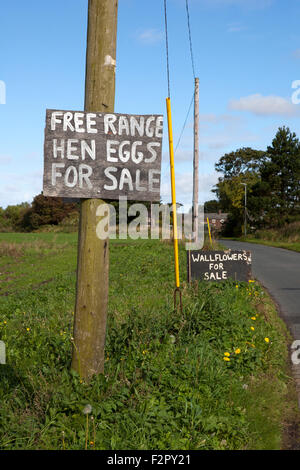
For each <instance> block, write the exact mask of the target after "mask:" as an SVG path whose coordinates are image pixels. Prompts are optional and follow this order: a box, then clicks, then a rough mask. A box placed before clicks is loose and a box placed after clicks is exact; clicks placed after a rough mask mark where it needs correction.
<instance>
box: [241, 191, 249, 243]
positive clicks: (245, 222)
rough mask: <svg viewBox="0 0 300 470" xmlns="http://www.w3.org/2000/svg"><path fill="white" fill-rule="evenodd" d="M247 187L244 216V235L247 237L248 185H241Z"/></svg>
mask: <svg viewBox="0 0 300 470" xmlns="http://www.w3.org/2000/svg"><path fill="white" fill-rule="evenodd" d="M240 184H242V185H243V186H245V214H244V233H245V237H246V236H247V183H240Z"/></svg>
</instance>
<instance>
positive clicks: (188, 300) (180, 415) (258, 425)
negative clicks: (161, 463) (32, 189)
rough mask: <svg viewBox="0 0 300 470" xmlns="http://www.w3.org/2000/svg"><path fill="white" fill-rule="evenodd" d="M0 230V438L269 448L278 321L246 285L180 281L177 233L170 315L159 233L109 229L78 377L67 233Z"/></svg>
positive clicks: (13, 443)
mask: <svg viewBox="0 0 300 470" xmlns="http://www.w3.org/2000/svg"><path fill="white" fill-rule="evenodd" d="M0 241H1V243H0V249H1V255H2V256H1V265H0V266H1V277H0V289H1V290H0V294H1V300H0V338H1V339H2V340H3V341H5V343H6V347H7V365H1V366H0V379H1V381H0V448H1V449H3V450H4V449H14V450H16V449H49V450H53V449H84V448H85V447H87V448H88V449H93V448H96V449H113V450H121V449H165V450H168V449H182V450H184V449H188V450H189V449H257V448H259V449H279V448H280V447H281V441H282V423H283V420H284V419H285V417H286V409H287V408H289V407H290V406H292V402H291V401H289V400H287V390H288V389H289V387H290V384H291V379H290V377H289V375H287V374H288V372H287V369H286V360H287V345H286V334H287V333H286V329H285V327H284V325H283V323H282V322H281V320H279V318H278V316H277V313H276V311H275V309H274V307H273V306H272V304H271V302H270V300H269V298H268V297H267V296H266V294H265V292H264V291H263V290H262V289H261V288H260V287H259V286H258V285H257V284H256V283H251V284H246V283H239V284H236V283H234V282H230V281H229V282H226V283H219V284H217V283H209V284H206V283H199V284H198V285H197V284H193V285H187V284H186V268H185V266H186V252H185V250H184V246H183V245H180V267H181V279H182V295H183V312H182V313H181V312H180V310H177V311H175V310H174V307H173V289H174V271H173V247H172V244H169V243H163V242H160V241H147V240H145V241H126V240H125V241H112V242H111V245H110V292H109V312H108V327H107V342H106V351H105V357H106V361H105V371H104V374H103V375H102V374H101V375H99V376H97V377H94V378H93V380H92V381H91V382H90V383H89V384H87V383H84V382H83V381H82V380H81V379H80V377H79V376H78V375H77V374H76V373H74V372H72V371H71V370H70V362H71V347H72V344H71V336H72V333H73V332H72V325H73V309H74V299H75V269H76V245H77V236H76V235H75V234H60V233H59V234H51V233H42V234H23V235H22V234H1V235H0ZM251 317H255V320H254V319H251ZM251 327H252V328H254V330H252V329H251ZM265 338H269V340H270V341H269V342H266V341H265ZM238 350H240V352H239V351H238ZM225 352H226V353H229V354H230V356H225V355H224V353H225ZM224 357H228V358H229V359H230V360H229V361H225V360H224ZM87 404H89V405H91V407H92V411H91V414H90V415H88V419H87V416H86V415H84V413H83V410H84V408H85V406H86V405H87ZM87 433H88V434H87Z"/></svg>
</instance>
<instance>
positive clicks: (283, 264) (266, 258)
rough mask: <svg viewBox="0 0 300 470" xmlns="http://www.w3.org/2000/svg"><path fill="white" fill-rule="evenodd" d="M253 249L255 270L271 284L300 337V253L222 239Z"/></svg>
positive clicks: (238, 247) (229, 244)
mask: <svg viewBox="0 0 300 470" xmlns="http://www.w3.org/2000/svg"><path fill="white" fill-rule="evenodd" d="M220 242H221V243H222V244H223V245H225V246H226V247H228V248H231V249H235V250H249V251H251V253H252V274H253V277H254V278H256V279H258V280H259V281H260V282H261V283H262V284H263V286H264V287H266V288H267V290H268V291H269V293H270V294H271V296H272V297H273V299H274V300H275V302H276V303H277V305H278V307H279V309H280V311H281V315H282V317H283V319H284V320H285V322H286V324H287V326H288V327H289V329H290V331H291V333H292V335H293V337H294V339H298V340H300V253H297V252H295V251H289V250H284V249H282V248H273V247H270V246H265V245H257V244H254V243H243V242H235V241H231V240H220Z"/></svg>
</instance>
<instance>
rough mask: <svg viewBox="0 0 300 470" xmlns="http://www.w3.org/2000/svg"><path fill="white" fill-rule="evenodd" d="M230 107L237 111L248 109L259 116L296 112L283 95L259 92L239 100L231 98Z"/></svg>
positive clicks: (288, 114) (287, 114)
mask: <svg viewBox="0 0 300 470" xmlns="http://www.w3.org/2000/svg"><path fill="white" fill-rule="evenodd" d="M228 107H229V109H231V110H235V111H247V112H250V113H253V114H256V115H257V116H271V115H278V114H281V115H285V116H291V115H293V114H295V113H296V108H295V106H293V104H292V103H291V102H290V101H288V100H286V99H285V98H282V97H281V96H274V95H270V96H263V95H261V94H259V93H256V94H254V95H250V96H245V97H242V98H240V99H239V100H231V101H230V102H229V105H228Z"/></svg>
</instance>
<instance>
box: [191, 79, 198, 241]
mask: <svg viewBox="0 0 300 470" xmlns="http://www.w3.org/2000/svg"><path fill="white" fill-rule="evenodd" d="M193 166H194V174H193V225H192V227H193V234H194V242H195V243H197V242H198V204H199V201H198V199H199V78H195V105H194V164H193Z"/></svg>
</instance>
